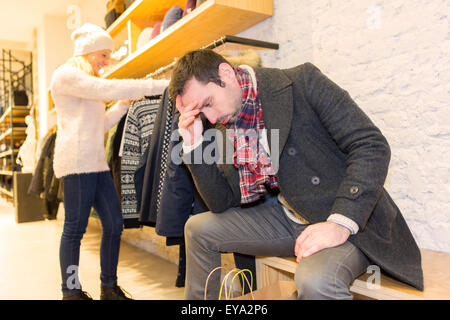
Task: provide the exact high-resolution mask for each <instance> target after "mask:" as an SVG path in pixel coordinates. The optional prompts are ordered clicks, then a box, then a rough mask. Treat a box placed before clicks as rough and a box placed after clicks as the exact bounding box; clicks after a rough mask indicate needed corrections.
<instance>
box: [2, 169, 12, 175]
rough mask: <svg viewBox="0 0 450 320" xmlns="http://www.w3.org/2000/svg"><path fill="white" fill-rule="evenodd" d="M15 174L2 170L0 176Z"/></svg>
mask: <svg viewBox="0 0 450 320" xmlns="http://www.w3.org/2000/svg"><path fill="white" fill-rule="evenodd" d="M13 173H14V172H13V171H7V170H0V175H2V176H12V175H13Z"/></svg>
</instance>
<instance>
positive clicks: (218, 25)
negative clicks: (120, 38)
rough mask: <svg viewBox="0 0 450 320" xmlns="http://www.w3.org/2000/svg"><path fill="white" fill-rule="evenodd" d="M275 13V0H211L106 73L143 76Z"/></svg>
mask: <svg viewBox="0 0 450 320" xmlns="http://www.w3.org/2000/svg"><path fill="white" fill-rule="evenodd" d="M272 15H273V0H261V1H257V2H256V1H251V0H241V1H235V0H208V1H207V2H205V3H203V4H202V5H201V6H199V7H198V8H196V9H195V10H193V11H192V12H191V13H190V14H188V15H186V16H185V17H183V18H182V19H180V20H178V21H177V22H175V23H174V24H173V25H171V26H170V27H169V28H167V29H166V30H165V31H163V32H162V33H161V34H159V35H158V36H156V37H155V38H153V39H152V40H150V41H149V42H148V43H147V44H145V45H144V46H142V48H140V49H139V50H137V51H135V52H134V53H132V54H130V55H129V56H128V57H127V58H125V59H124V60H123V61H121V62H120V63H119V64H117V65H116V66H115V68H114V69H113V70H111V71H109V72H107V73H105V74H104V75H103V77H104V78H109V79H111V78H142V77H144V76H146V75H147V74H149V73H151V72H153V71H155V70H156V69H158V68H160V67H162V66H165V65H167V64H169V63H170V62H172V61H173V59H174V57H181V56H182V55H184V54H185V53H186V52H188V51H190V50H194V49H198V48H201V47H202V46H204V45H206V44H208V43H210V42H211V41H213V40H215V39H217V38H219V37H221V36H223V35H226V34H231V35H234V34H237V33H239V32H241V31H244V30H246V29H248V28H250V27H251V26H253V25H255V24H257V23H258V22H261V21H263V20H265V19H267V18H269V17H270V16H272Z"/></svg>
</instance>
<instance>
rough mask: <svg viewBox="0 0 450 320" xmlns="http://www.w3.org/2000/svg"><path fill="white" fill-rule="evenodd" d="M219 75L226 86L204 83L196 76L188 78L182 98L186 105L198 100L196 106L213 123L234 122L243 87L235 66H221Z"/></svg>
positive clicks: (239, 105)
mask: <svg viewBox="0 0 450 320" xmlns="http://www.w3.org/2000/svg"><path fill="white" fill-rule="evenodd" d="M222 65H226V66H222ZM221 66H222V67H223V68H222V70H221ZM219 77H220V79H221V80H222V82H223V83H224V84H225V86H224V87H221V86H219V85H217V84H215V83H213V82H209V83H207V84H203V83H201V82H199V81H198V80H197V79H195V78H192V79H190V80H188V81H187V82H186V86H185V88H184V93H183V95H182V96H181V100H182V102H183V105H184V106H186V105H188V104H190V103H193V102H194V103H195V102H196V103H197V107H196V108H197V109H200V110H201V112H203V114H204V115H205V117H206V118H207V119H208V121H209V122H211V123H212V124H215V123H221V124H226V123H233V122H234V121H235V120H236V118H237V115H238V113H239V111H240V110H241V106H242V92H241V88H240V86H239V84H238V82H237V80H236V76H235V74H234V70H233V68H232V67H231V66H229V65H228V64H221V65H220V66H219Z"/></svg>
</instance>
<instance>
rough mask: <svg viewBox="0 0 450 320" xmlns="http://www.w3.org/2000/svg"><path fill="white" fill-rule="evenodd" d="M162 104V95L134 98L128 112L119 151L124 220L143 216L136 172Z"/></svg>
mask: <svg viewBox="0 0 450 320" xmlns="http://www.w3.org/2000/svg"><path fill="white" fill-rule="evenodd" d="M160 103H161V96H153V97H149V98H144V99H141V100H138V101H134V102H133V103H132V104H131V106H130V110H129V111H128V115H127V119H126V121H125V127H124V131H123V136H122V144H121V148H120V149H121V151H120V154H119V156H120V157H121V193H122V197H121V201H122V214H123V218H124V220H125V219H137V218H139V213H138V212H137V199H136V190H135V186H134V174H135V172H136V169H137V168H138V166H139V163H140V161H141V160H142V157H143V156H144V153H145V150H146V149H147V148H148V146H149V144H150V139H151V136H152V131H153V127H154V125H155V118H156V115H157V113H158V108H159V105H160Z"/></svg>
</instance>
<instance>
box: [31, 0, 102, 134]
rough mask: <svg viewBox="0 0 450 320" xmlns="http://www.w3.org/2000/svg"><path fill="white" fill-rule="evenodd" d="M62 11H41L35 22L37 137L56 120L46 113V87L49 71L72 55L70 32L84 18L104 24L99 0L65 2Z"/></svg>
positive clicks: (50, 73)
mask: <svg viewBox="0 0 450 320" xmlns="http://www.w3.org/2000/svg"><path fill="white" fill-rule="evenodd" d="M62 9H64V8H62ZM62 9H61V10H62ZM63 11H64V12H65V14H59V15H50V14H44V15H43V16H42V18H41V21H40V24H39V25H38V26H37V34H38V35H37V55H38V68H37V69H38V81H39V85H38V88H39V121H40V130H39V134H40V137H43V136H45V134H46V133H47V131H48V129H49V128H50V127H52V126H53V124H55V121H56V118H55V116H54V115H53V116H49V115H48V113H47V109H48V88H49V85H50V81H51V77H52V74H53V71H54V70H55V69H56V68H57V67H58V66H59V65H61V64H63V63H64V62H65V61H66V60H67V59H69V58H70V57H71V56H72V52H73V42H72V40H71V38H70V36H71V33H72V31H73V30H74V29H75V28H76V27H79V26H81V25H82V24H83V23H86V22H90V23H94V24H98V25H100V26H104V22H103V18H104V15H105V11H106V5H105V2H104V1H103V0H95V1H93V0H89V1H88V0H78V1H73V2H72V3H69V4H67V5H66V7H65V10H63Z"/></svg>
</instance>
